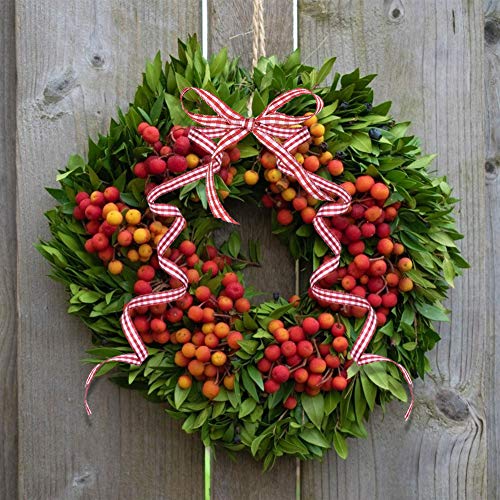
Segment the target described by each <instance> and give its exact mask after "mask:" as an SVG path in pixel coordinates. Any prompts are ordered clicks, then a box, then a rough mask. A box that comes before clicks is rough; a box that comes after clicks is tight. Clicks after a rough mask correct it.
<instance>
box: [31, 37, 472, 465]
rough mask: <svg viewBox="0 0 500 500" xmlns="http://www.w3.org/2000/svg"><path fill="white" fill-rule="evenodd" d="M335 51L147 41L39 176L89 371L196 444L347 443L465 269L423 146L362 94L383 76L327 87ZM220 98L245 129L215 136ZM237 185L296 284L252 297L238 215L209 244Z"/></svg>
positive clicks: (315, 446)
mask: <svg viewBox="0 0 500 500" xmlns="http://www.w3.org/2000/svg"><path fill="white" fill-rule="evenodd" d="M333 64H334V59H333V58H332V59H329V60H328V61H326V62H325V64H324V65H323V66H322V67H321V68H320V69H319V70H318V69H315V68H312V67H309V66H306V65H304V64H302V63H301V62H300V55H299V52H298V51H295V52H293V53H292V54H291V55H290V56H289V57H288V58H287V59H286V60H285V61H284V62H280V61H278V60H277V59H276V58H275V57H269V58H261V59H260V60H259V62H258V64H257V66H256V67H255V68H254V69H253V72H252V73H249V72H248V71H246V70H245V69H243V68H241V67H240V66H239V64H238V61H237V60H230V59H228V57H227V51H226V50H225V49H224V50H222V51H221V52H219V53H218V54H216V55H214V56H213V57H212V58H211V59H210V61H206V60H205V59H204V58H203V57H202V55H201V50H200V47H199V44H198V42H197V40H196V38H194V37H193V38H190V39H189V40H188V41H187V42H186V43H183V42H179V51H178V57H177V58H174V57H171V59H170V62H166V63H165V64H164V63H163V62H162V60H161V57H160V55H159V54H158V55H157V56H156V57H155V59H154V60H153V61H151V62H149V63H148V64H147V66H146V71H145V73H144V75H143V83H142V85H141V86H139V87H138V89H137V91H136V94H135V98H134V102H133V103H132V104H130V106H129V109H128V111H127V112H122V111H121V110H118V117H117V119H116V120H112V121H111V125H110V128H109V132H108V134H107V135H100V136H99V137H98V140H97V141H96V142H94V141H92V140H89V147H88V158H87V160H85V159H84V158H82V157H81V156H78V155H74V156H71V157H70V159H69V162H68V165H67V167H66V168H65V169H64V170H60V171H59V175H58V176H57V181H59V183H60V185H61V187H60V188H59V189H53V188H48V189H47V190H48V192H49V193H50V194H51V195H52V196H53V197H54V198H55V199H56V200H57V202H58V205H57V206H56V207H55V208H54V209H52V210H50V211H49V212H47V214H46V215H47V218H48V220H49V224H50V230H51V233H52V239H51V240H50V241H42V242H40V243H39V244H38V246H37V248H38V250H39V251H40V252H41V254H42V255H43V256H44V257H45V258H47V259H48V260H49V262H50V264H51V266H52V274H51V276H52V277H53V278H54V279H56V280H58V281H60V282H62V283H63V284H64V285H65V286H66V287H67V289H68V292H69V294H70V300H69V304H70V305H69V308H68V312H69V313H71V314H75V315H77V316H79V317H80V318H81V319H82V320H83V322H84V323H85V324H86V325H87V326H88V327H89V329H90V330H91V332H92V342H93V345H94V346H93V347H92V348H91V349H89V350H88V357H87V358H86V359H85V360H84V361H85V362H87V363H96V364H97V367H95V368H94V370H93V372H92V373H91V376H90V377H89V381H88V382H90V379H91V378H92V376H93V375H95V376H100V375H103V374H105V373H107V372H109V371H110V370H111V369H113V368H115V371H114V372H113V374H112V376H111V379H112V380H113V381H114V382H116V383H117V384H119V385H120V386H123V387H127V388H131V389H137V390H139V391H141V392H142V393H143V394H144V395H145V397H147V398H148V399H150V400H152V401H156V402H161V403H166V405H167V408H166V412H167V413H168V414H169V415H171V416H172V417H174V418H176V419H179V420H181V421H182V429H183V430H185V431H186V432H189V433H192V432H197V431H199V432H200V433H201V438H202V440H203V443H204V444H205V445H207V446H211V445H216V444H220V445H222V446H223V447H225V448H227V449H229V450H231V451H239V450H243V449H246V450H249V451H251V453H252V455H253V456H254V457H256V458H257V459H259V460H263V462H264V466H265V467H269V466H270V465H272V464H273V463H274V461H275V459H276V457H279V456H282V455H294V456H297V457H299V458H301V459H311V458H320V457H322V456H323V455H324V453H325V452H326V451H327V450H328V449H329V448H330V447H331V446H332V444H333V447H334V448H335V450H336V452H337V453H338V454H339V455H340V456H341V457H342V458H345V457H346V456H347V445H346V438H348V437H365V436H366V435H367V432H366V428H365V421H366V420H367V419H368V417H369V415H370V413H371V412H372V411H373V409H374V408H375V406H376V405H380V406H382V407H384V406H385V405H386V403H387V402H389V401H391V400H392V399H394V398H397V399H399V400H401V401H407V392H406V390H405V386H406V385H407V384H409V385H410V389H411V380H412V378H417V377H421V378H423V377H424V375H425V373H426V372H428V371H429V369H430V365H429V362H428V359H427V357H426V353H427V351H429V350H431V349H432V348H433V347H434V345H435V344H436V342H437V341H438V340H439V335H438V333H437V331H436V329H435V328H434V326H433V322H434V321H447V311H446V310H445V309H444V307H443V305H442V301H443V299H444V298H445V297H446V293H447V290H448V288H449V287H450V286H452V283H453V279H454V278H455V277H456V276H457V275H459V274H460V272H461V269H462V268H466V267H467V262H466V261H465V260H464V259H463V258H462V257H461V256H460V252H459V250H458V248H457V246H456V244H455V241H456V240H458V239H460V238H461V235H460V234H459V233H458V232H457V230H456V229H455V225H454V220H453V216H452V210H453V207H454V205H455V203H456V201H457V200H456V199H454V198H453V197H452V194H451V188H450V186H449V185H448V184H447V182H446V179H445V178H444V177H437V176H435V175H430V174H429V172H428V166H429V165H430V163H431V162H432V161H433V159H434V155H429V156H421V151H420V146H419V141H418V139H417V138H415V137H413V136H409V135H406V134H407V130H408V127H409V123H408V122H403V123H396V122H395V121H394V120H393V119H392V118H391V117H390V116H389V115H388V112H389V108H390V102H385V103H382V104H378V105H374V104H372V102H373V91H372V89H371V88H370V87H369V84H370V82H371V81H372V79H373V78H374V76H375V75H368V76H360V74H359V71H358V70H355V71H354V72H352V73H350V74H346V75H339V74H338V73H337V74H335V75H334V77H333V82H332V84H331V85H322V82H323V81H324V80H325V79H326V78H327V76H328V75H329V74H330V73H331V70H332V67H333ZM191 88H195V90H188V89H191ZM201 89H203V90H201ZM283 95H285V96H287V95H288V96H289V97H290V98H289V99H288V98H284V99H283V98H281V100H280V97H279V96H283ZM250 99H252V100H251V103H252V104H251V106H252V108H251V109H252V116H254V117H259V116H260V117H261V122H265V120H262V116H264V117H265V116H267V117H268V118H269V120H268V122H266V123H267V124H266V123H261V124H260V126H261V128H260V129H259V130H260V134H261V137H259V134H258V133H256V132H255V129H256V127H255V120H257V119H258V118H256V119H245V118H243V116H244V115H245V114H246V113H245V112H246V108H247V105H248V102H249V100H250ZM275 99H278V101H276V100H275ZM321 101H322V102H324V107H323V108H322V109H321V111H319V112H317V113H315V112H314V106H315V104H316V105H318V103H319V102H321ZM273 103H274V104H273ZM275 105H276V106H278V107H279V108H280V111H279V112H278V109H277V107H276V106H275ZM222 108H224V110H225V111H224V112H226V113H229V114H231V112H234V113H235V114H234V116H233V118H235V119H236V120H240V122H238V123H239V125H238V127H239V128H238V127H236V128H237V131H238V130H239V132H240V133H241V135H244V138H243V139H242V140H238V141H237V143H235V142H234V141H233V142H231V139H232V138H234V137H235V134H236V132H234V130H233V132H234V134H233V135H230V136H229V138H228V137H227V136H226V137H225V138H222V139H220V140H219V141H218V142H217V139H215V141H214V140H213V139H214V138H221V137H223V135H224V134H226V133H227V130H217V125H215V126H214V125H212V127H211V128H210V127H205V128H203V127H199V123H200V122H201V123H202V125H206V123H208V122H210V123H212V122H213V120H214V119H215V120H217V119H219V122H221V120H222V124H223V125H224V123H225V122H224V119H222V118H220V113H221V109H222ZM271 108H272V109H271ZM319 108H321V105H320V106H318V108H317V110H318V109H319ZM214 110H215V111H216V112H217V113H216V114H214ZM266 110H267V111H266ZM266 113H268V114H267V115H266ZM190 117H191V118H190ZM238 117H239V118H238ZM193 118H194V119H195V120H196V121H198V122H199V123H195V121H193ZM276 119H278V120H284V124H281V125H276ZM204 120H205V121H204ZM273 120H274V121H273ZM287 120H288V121H287ZM215 123H217V121H216V122H215ZM266 127H268V128H267V129H266ZM219 128H220V127H219ZM262 131H264V132H266V131H267V132H266V133H267V136H266V137H267V139H266V140H267V142H266V140H264V139H263V137H262V136H263V135H266V134H264V132H262ZM251 132H253V133H251ZM223 141H225V142H223ZM290 157H291V160H290ZM291 162H292V163H293V165H294V169H291V168H290V165H291V164H292V163H291ZM200 172H201V173H200ZM233 198H234V199H235V200H239V201H240V202H244V203H255V204H260V205H263V206H264V207H267V208H269V209H270V217H272V228H273V233H274V234H275V235H276V236H277V237H278V238H279V239H280V240H282V241H283V243H284V244H286V245H287V246H288V248H289V250H290V254H291V255H292V257H293V258H294V259H297V261H298V262H299V263H300V265H301V266H302V271H303V272H306V271H307V270H312V271H313V274H312V277H311V287H310V288H309V290H308V291H307V292H305V293H302V294H297V295H294V296H293V297H291V298H290V299H289V300H285V299H284V298H281V297H275V300H272V301H266V302H263V303H260V304H258V305H252V303H251V301H252V299H254V297H255V296H257V295H258V294H259V292H258V291H256V290H253V289H251V288H249V287H246V286H245V281H244V274H243V272H242V271H243V270H244V268H245V267H246V266H248V265H258V263H259V259H260V253H261V249H260V248H259V245H258V242H254V241H250V242H249V244H248V248H242V244H241V239H240V236H239V233H238V232H237V231H234V232H232V233H231V234H230V236H229V237H228V238H227V239H226V241H224V242H223V243H222V244H220V242H219V244H216V243H215V239H214V233H215V232H216V231H217V230H218V229H219V228H220V227H221V226H222V225H223V224H224V222H221V221H220V220H217V218H215V217H213V216H212V215H211V214H210V211H209V209H211V211H212V212H215V215H216V216H217V217H218V218H222V219H223V220H225V221H228V222H230V221H232V219H231V217H230V216H229V215H228V214H227V212H226V210H225V208H224V206H223V204H222V201H221V200H228V199H233ZM243 229H244V228H243ZM120 321H121V325H120ZM120 326H121V328H120ZM380 361H386V362H380ZM405 378H406V380H405Z"/></svg>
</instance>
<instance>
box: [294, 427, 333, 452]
mask: <svg viewBox="0 0 500 500" xmlns="http://www.w3.org/2000/svg"><path fill="white" fill-rule="evenodd" d="M299 436H300V439H302V440H304V441H306V442H307V443H311V444H314V445H316V446H319V447H321V448H330V443H329V442H328V441H327V439H326V438H325V436H324V435H323V434H322V433H321V432H320V431H318V429H304V430H303V431H302V432H301V433H300V434H299Z"/></svg>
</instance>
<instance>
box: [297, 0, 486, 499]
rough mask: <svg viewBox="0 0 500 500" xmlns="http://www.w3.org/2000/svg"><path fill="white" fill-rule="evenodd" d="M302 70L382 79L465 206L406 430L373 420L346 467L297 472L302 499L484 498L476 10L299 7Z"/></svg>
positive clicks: (400, 0)
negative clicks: (445, 298) (332, 68)
mask: <svg viewBox="0 0 500 500" xmlns="http://www.w3.org/2000/svg"><path fill="white" fill-rule="evenodd" d="M299 5H300V7H299V8H300V17H299V22H300V27H301V29H300V46H301V48H302V51H303V58H304V59H305V61H306V62H307V63H311V64H320V63H321V61H322V60H323V59H324V58H325V57H326V56H331V55H336V56H337V57H338V63H337V67H336V69H337V71H342V72H345V71H351V70H353V69H354V68H356V67H358V66H359V67H360V68H361V70H362V72H363V73H365V74H366V73H374V72H375V73H378V74H379V77H378V79H377V80H376V81H375V85H374V86H375V95H376V100H377V101H378V102H381V101H384V100H388V99H391V100H393V101H394V110H393V113H394V115H395V116H397V117H401V118H404V119H411V120H412V121H413V123H414V125H413V128H412V130H413V131H414V132H415V133H418V134H419V135H421V136H422V137H423V144H424V147H425V149H426V150H427V151H431V152H432V151H435V152H437V153H439V159H438V161H437V168H438V171H439V172H440V173H441V174H446V175H447V176H448V178H449V180H450V182H451V184H452V185H453V186H455V193H456V194H457V196H458V197H460V198H461V199H462V202H461V205H460V207H459V210H457V216H458V225H459V228H460V230H461V231H462V232H463V233H464V234H465V235H466V236H465V239H464V240H463V242H462V248H463V251H464V254H465V256H466V258H467V259H469V260H470V262H471V264H472V266H473V267H472V270H471V271H470V272H467V273H466V274H465V276H464V277H463V278H462V279H459V280H458V281H457V283H456V288H455V289H454V290H453V292H452V293H451V296H450V300H449V302H448V305H449V307H450V308H451V309H452V310H453V317H452V322H451V324H450V325H449V326H447V327H443V328H441V334H442V337H443V340H442V341H441V343H440V344H439V346H438V348H437V349H436V350H435V352H434V353H433V354H432V356H431V359H432V364H433V367H434V371H433V374H432V375H431V377H429V378H428V379H427V380H426V381H425V383H424V384H423V383H418V384H417V386H416V396H417V406H416V410H415V411H414V415H413V416H412V419H411V422H410V423H409V424H408V425H405V424H404V422H403V412H404V408H403V407H402V406H401V405H400V404H393V405H391V407H390V409H389V410H388V415H387V416H386V417H385V419H384V420H382V418H381V415H380V414H376V415H374V416H373V419H372V422H371V424H370V425H369V433H370V437H369V439H368V440H367V441H357V442H352V443H351V444H350V448H351V453H350V457H349V459H348V460H347V461H346V462H342V461H341V460H338V459H337V458H336V456H335V454H334V453H331V454H329V456H328V458H327V459H326V460H325V461H324V463H323V464H322V465H318V464H308V465H305V466H304V467H303V476H302V478H303V489H302V495H303V498H325V499H326V498H346V499H348V498H484V497H485V495H486V431H485V418H484V401H483V397H482V384H483V379H484V376H485V371H484V361H485V357H484V355H483V349H484V347H485V340H486V329H485V326H486V325H485V317H486V314H485V278H484V263H485V253H484V252H485V250H484V247H485V245H484V242H485V239H484V238H485V236H484V235H485V233H484V230H485V217H484V172H483V166H484V148H483V140H484V130H483V102H484V98H483V94H484V87H483V85H484V83H483V37H482V34H483V18H482V10H483V5H482V3H481V2H478V1H476V2H463V1H459V0H451V1H449V2H447V4H446V6H444V5H443V3H442V2H439V1H432V0H426V1H425V2H417V1H404V0H393V1H389V0H387V1H383V2H382V1H377V2H368V1H362V0H357V1H355V2H347V1H341V0H332V1H326V0H325V1H321V2H313V1H311V0H302V1H301V2H300V3H299Z"/></svg>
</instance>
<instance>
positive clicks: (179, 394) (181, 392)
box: [174, 384, 192, 408]
mask: <svg viewBox="0 0 500 500" xmlns="http://www.w3.org/2000/svg"><path fill="white" fill-rule="evenodd" d="M191 389H192V386H191V387H189V388H188V389H181V388H180V387H179V384H175V390H174V404H175V407H176V408H180V407H181V406H182V403H184V401H186V398H187V397H188V396H189V393H190V392H191Z"/></svg>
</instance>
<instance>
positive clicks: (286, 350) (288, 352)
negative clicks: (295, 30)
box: [281, 340, 297, 358]
mask: <svg viewBox="0 0 500 500" xmlns="http://www.w3.org/2000/svg"><path fill="white" fill-rule="evenodd" d="M296 352H297V345H296V344H295V342H292V341H291V340H286V341H285V342H283V344H281V353H282V354H283V356H285V357H287V358H288V357H289V356H293V355H294V354H295V353H296Z"/></svg>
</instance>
